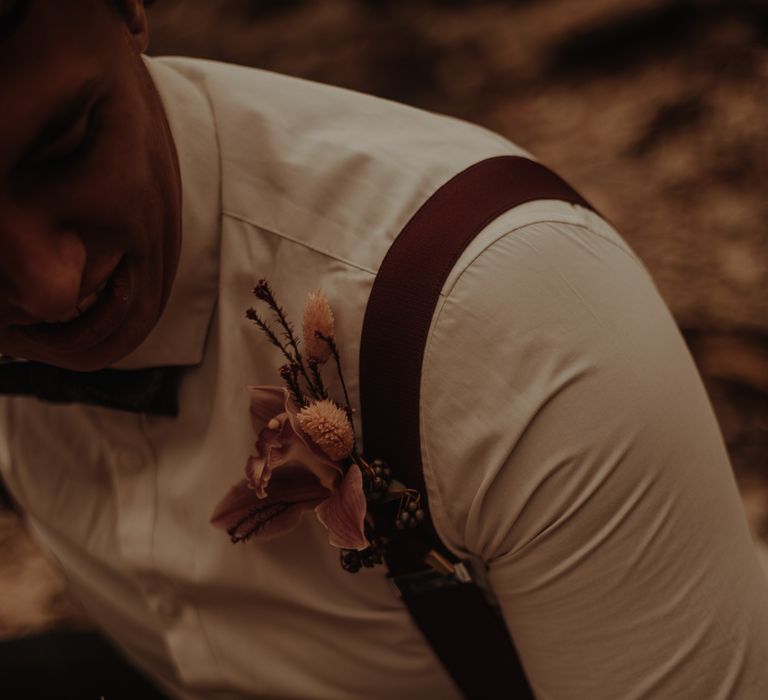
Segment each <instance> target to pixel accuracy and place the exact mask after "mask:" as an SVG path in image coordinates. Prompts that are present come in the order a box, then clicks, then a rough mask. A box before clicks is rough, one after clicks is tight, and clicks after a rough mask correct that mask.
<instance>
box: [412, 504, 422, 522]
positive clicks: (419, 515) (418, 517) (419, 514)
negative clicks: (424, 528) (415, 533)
mask: <svg viewBox="0 0 768 700" xmlns="http://www.w3.org/2000/svg"><path fill="white" fill-rule="evenodd" d="M424 517H425V513H424V511H423V510H422V509H421V508H419V509H418V510H417V511H416V512H415V513H414V514H413V519H414V520H415V521H416V522H419V523H420V522H421V521H422V520H424Z"/></svg>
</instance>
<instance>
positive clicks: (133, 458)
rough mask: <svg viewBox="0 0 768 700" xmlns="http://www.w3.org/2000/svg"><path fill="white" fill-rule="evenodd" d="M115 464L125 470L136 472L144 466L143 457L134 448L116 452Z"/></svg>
mask: <svg viewBox="0 0 768 700" xmlns="http://www.w3.org/2000/svg"><path fill="white" fill-rule="evenodd" d="M117 464H118V466H119V467H120V469H122V470H123V471H125V472H137V471H139V469H141V468H142V467H143V466H144V457H142V455H141V452H137V451H136V450H130V449H126V450H120V451H119V452H118V453H117Z"/></svg>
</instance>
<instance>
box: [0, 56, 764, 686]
mask: <svg viewBox="0 0 768 700" xmlns="http://www.w3.org/2000/svg"><path fill="white" fill-rule="evenodd" d="M147 64H148V66H149V68H150V71H151V74H152V77H153V79H154V80H155V83H156V84H157V86H158V89H159V90H160V93H161V97H162V99H163V102H164V105H165V107H166V110H167V111H168V116H169V120H170V124H171V129H172V131H173V134H174V137H175V139H176V142H177V147H178V151H179V156H180V161H181V169H182V184H183V193H184V210H183V242H182V257H181V262H180V268H179V273H178V277H177V280H176V282H175V284H174V288H173V291H172V294H171V298H170V301H169V303H168V306H167V309H166V310H165V312H164V314H163V316H162V318H161V320H160V322H159V323H158V325H157V326H156V327H155V329H154V330H153V331H152V333H151V334H150V336H149V337H148V338H147V340H146V341H145V342H144V343H143V344H142V345H141V346H140V347H139V348H138V349H137V350H136V351H135V352H134V353H132V354H131V355H130V356H129V357H127V358H125V359H124V360H123V361H122V362H120V363H119V364H118V366H119V367H124V368H133V367H143V366H153V365H167V364H181V365H188V366H189V369H188V370H187V371H186V373H185V375H184V380H183V382H182V386H181V391H180V405H181V410H180V414H179V416H178V418H167V417H158V416H149V415H136V414H131V413H124V412H119V411H113V410H110V409H106V408H100V407H93V406H84V405H72V406H60V405H53V404H46V403H43V402H40V401H38V400H36V399H32V398H6V399H3V400H2V401H0V420H2V423H0V425H2V426H3V428H2V429H3V430H4V431H5V435H6V436H7V440H6V441H4V442H2V443H0V469H2V474H3V477H4V479H5V480H6V481H7V483H8V486H9V488H10V490H11V492H12V494H13V495H14V497H15V498H16V499H17V500H18V501H19V503H20V504H21V505H22V506H23V507H24V509H25V510H26V513H27V518H28V522H29V525H30V528H31V530H32V532H33V534H34V535H35V536H36V538H37V539H38V541H39V542H41V544H43V546H45V547H46V548H48V549H49V550H50V551H51V552H52V553H53V554H54V556H55V557H56V558H57V559H58V561H59V562H60V563H61V565H62V567H63V569H64V571H65V573H66V575H67V577H68V580H69V582H70V585H71V587H72V590H73V592H74V593H75V595H77V596H78V597H79V598H80V599H81V600H82V602H83V604H84V605H85V607H86V609H87V610H88V612H89V613H90V614H91V615H92V616H93V618H94V619H95V620H96V621H98V623H99V624H100V626H101V627H102V628H103V629H104V631H105V632H106V633H107V634H108V635H110V636H111V637H112V638H113V639H114V640H115V641H116V643H117V644H118V645H119V646H120V647H121V648H122V649H123V650H124V652H125V654H126V655H127V656H128V657H129V658H130V659H132V660H133V661H134V662H135V663H136V664H138V665H139V666H140V667H141V668H142V669H144V670H145V671H146V672H147V673H148V674H149V675H150V676H151V677H153V678H154V679H155V680H156V681H157V682H158V683H159V684H160V685H161V686H162V687H163V688H165V689H166V690H167V691H168V692H169V693H172V694H174V695H175V696H177V697H181V698H190V699H191V698H211V699H212V700H219V699H222V700H223V699H226V698H241V697H249V698H312V699H315V698H317V699H320V698H324V699H334V700H351V699H352V698H374V699H376V698H381V699H384V698H395V697H397V698H402V699H404V700H405V699H408V698H441V699H442V698H445V699H450V698H457V697H459V696H458V692H457V691H456V689H455V688H454V686H453V684H452V682H451V680H450V679H449V677H448V676H447V674H446V672H445V671H444V670H443V669H442V667H441V666H440V664H439V662H438V661H437V660H436V658H435V656H434V654H433V652H432V651H431V649H430V648H429V647H428V645H427V644H426V643H425V642H424V640H423V639H422V637H421V635H420V632H419V631H418V630H417V629H416V628H415V626H414V625H413V623H412V622H411V620H410V618H409V615H408V613H407V611H406V610H405V608H404V607H403V606H402V604H401V603H400V601H399V600H398V599H396V598H395V597H394V595H393V594H392V592H391V589H390V587H389V585H388V583H387V581H386V578H385V571H384V569H383V567H378V568H376V569H373V570H363V571H362V572H360V573H358V574H355V575H350V574H349V573H346V572H345V571H343V570H342V569H341V567H340V566H339V563H338V552H337V550H334V548H332V547H331V546H330V545H329V544H328V541H327V532H326V531H325V530H324V529H323V527H322V526H321V525H320V524H319V523H318V522H317V520H316V519H315V518H314V517H313V516H312V515H311V514H310V515H307V516H305V517H304V519H303V521H302V524H301V525H300V526H299V528H298V529H297V530H295V531H293V532H292V533H290V534H288V535H286V536H284V537H282V538H280V539H277V540H273V541H269V542H263V543H261V542H255V541H250V542H248V543H245V544H239V545H232V544H231V543H230V542H229V540H228V538H227V537H226V535H225V534H224V533H223V532H221V531H219V530H216V529H214V528H213V527H212V526H211V525H210V524H209V518H210V516H211V514H212V512H213V509H214V507H215V505H216V503H217V502H218V501H219V500H220V499H221V498H222V496H223V495H224V493H225V492H226V490H227V489H228V488H229V486H230V485H231V484H232V483H234V482H235V481H237V480H238V479H239V478H241V477H242V475H243V468H244V466H245V462H246V459H247V457H248V455H249V454H250V453H251V451H252V444H253V441H254V436H253V433H252V429H251V426H250V421H249V416H248V396H247V392H246V390H245V387H246V385H249V384H279V383H280V380H279V377H278V375H277V368H278V366H279V365H280V364H281V358H280V356H279V354H278V353H277V350H276V349H275V348H274V347H272V346H271V345H269V344H268V343H267V342H266V340H265V339H264V338H263V337H262V336H261V334H260V333H259V332H258V331H257V330H256V329H255V328H254V327H253V326H252V325H251V324H250V323H249V322H248V321H246V320H245V318H244V310H245V309H246V308H247V307H248V306H250V305H252V304H253V302H254V300H253V298H252V297H251V296H250V289H251V288H252V287H253V285H254V283H255V282H256V280H258V279H259V278H261V277H266V278H268V279H269V280H270V282H271V284H272V286H273V288H274V289H275V291H276V293H277V294H278V297H279V298H280V300H281V301H282V302H283V304H284V306H285V307H286V309H287V311H288V313H289V315H290V316H292V318H293V319H294V320H299V319H300V317H301V310H302V308H303V304H304V301H305V299H306V295H307V293H308V292H311V291H314V290H315V289H317V288H318V287H320V288H322V289H323V290H324V291H325V293H326V295H327V296H328V298H329V300H330V302H331V305H332V306H333V308H334V311H335V314H336V319H337V327H336V331H337V338H338V342H339V346H340V351H341V356H342V363H343V366H344V368H345V376H346V378H347V382H348V385H349V389H350V394H351V398H352V402H353V404H357V398H358V383H357V362H358V358H357V355H358V351H359V338H360V331H361V327H362V319H363V313H364V310H365V303H366V301H367V297H368V293H369V291H370V288H371V285H372V283H373V279H374V276H375V273H376V270H377V269H378V265H379V263H380V261H381V259H382V258H383V256H384V254H385V252H386V250H387V248H388V246H389V245H390V243H391V242H392V240H393V239H394V237H395V236H396V235H397V233H398V232H399V231H400V230H401V229H402V227H403V226H404V225H405V223H406V222H407V221H408V219H409V218H410V216H411V215H412V214H413V212H414V211H415V210H416V209H417V208H418V207H419V206H420V205H421V204H422V203H423V201H425V200H426V199H427V198H428V197H429V195H431V194H432V193H433V192H434V191H435V190H436V189H437V188H438V187H439V186H440V185H441V184H443V183H444V182H445V181H447V180H448V179H450V178H451V177H452V176H453V175H455V174H456V173H458V172H459V171H461V170H463V169H464V168H465V167H467V166H469V165H471V164H472V163H474V162H477V161H479V160H482V159H483V158H486V157H491V156H496V155H504V154H520V153H522V151H520V149H518V148H517V147H515V146H514V145H512V144H510V143H509V142H507V141H505V140H504V139H502V138H501V137H499V136H497V135H495V134H492V133H490V132H487V131H485V130H483V129H480V128H478V127H474V126H471V125H468V124H464V123H462V122H459V121H456V120H452V119H448V118H444V117H439V116H436V115H432V114H428V113H425V112H420V111H417V110H414V109H411V108H408V107H405V106H402V105H397V104H394V103H391V102H386V101H383V100H378V99H375V98H371V97H366V96H362V95H358V94H355V93H352V92H348V91H344V90H340V89H336V88H331V87H327V86H322V85H317V84H313V83H309V82H305V81H301V80H297V79H293V78H287V77H283V76H279V75H275V74H271V73H267V72H263V71H256V70H252V69H245V68H238V67H232V66H226V65H222V64H215V63H208V62H202V61H195V60H187V59H154V60H153V59H148V60H147ZM331 384H332V390H333V389H336V390H338V386H334V385H333V383H331ZM421 395H422V406H421V416H420V420H421V432H422V436H423V444H422V453H423V462H424V470H425V478H426V481H427V486H428V491H429V499H430V506H431V509H432V513H433V518H434V522H435V526H436V528H437V530H438V532H439V534H440V535H441V537H442V538H443V540H444V541H445V542H446V544H447V545H448V546H450V547H451V548H452V549H453V550H454V551H455V552H456V553H457V554H458V555H460V556H469V557H475V558H479V559H482V560H483V561H485V562H486V563H487V564H488V565H489V567H490V568H489V576H490V580H491V583H492V585H493V588H494V590H495V593H496V594H497V596H498V598H499V600H500V603H501V605H502V609H503V612H504V614H505V617H506V620H507V624H508V625H509V628H510V630H511V632H512V635H513V637H514V639H515V642H516V644H517V647H518V650H519V652H520V655H521V658H522V661H523V664H524V665H525V668H526V670H527V672H528V675H529V678H530V680H531V682H532V684H533V687H534V690H535V692H536V694H537V696H538V697H541V698H550V699H553V700H554V699H558V700H559V699H563V698H568V699H571V698H576V699H582V698H584V699H589V700H600V699H603V698H605V699H606V700H607V699H611V700H613V699H615V698H671V697H685V698H723V699H725V698H755V699H756V700H757V699H761V698H765V697H768V670H766V664H765V659H766V658H768V586H767V585H766V579H765V577H764V574H763V572H762V571H761V570H760V567H759V564H758V561H757V557H756V554H755V551H754V547H753V543H752V541H751V537H750V534H749V531H748V528H747V525H746V521H745V517H744V514H743V510H742V506H741V503H740V500H739V496H738V492H737V489H736V486H735V482H734V479H733V476H732V473H731V469H730V466H729V463H728V459H727V456H726V452H725V448H724V446H723V442H722V438H721V436H720V433H719V430H718V427H717V424H716V422H715V419H714V417H713V414H712V410H711V408H710V405H709V403H708V401H707V398H706V395H705V393H704V390H703V387H702V384H701V381H700V379H699V377H698V375H697V373H696V370H695V368H694V365H693V363H692V360H691V358H690V355H689V354H688V352H687V350H686V348H685V345H684V343H683V341H682V339H681V337H680V334H679V332H678V330H677V328H676V326H675V323H674V321H673V319H672V318H671V316H670V314H669V312H668V310H667V308H666V307H665V305H664V303H663V302H662V301H661V299H660V297H659V295H658V293H657V291H656V289H655V287H654V285H653V282H652V281H651V279H650V278H649V276H648V273H647V271H646V270H645V269H644V267H643V265H642V264H641V263H640V261H639V260H638V259H637V257H636V256H635V255H634V253H633V252H632V251H631V250H630V249H629V247H628V246H627V244H626V243H625V242H624V241H623V240H622V239H621V238H620V236H619V235H618V234H617V233H616V232H615V231H614V230H613V229H612V228H611V227H610V226H609V225H608V224H606V223H605V222H604V221H602V220H601V219H600V218H599V217H598V216H597V215H595V214H593V213H591V212H589V211H586V210H584V209H582V208H580V207H577V206H572V205H568V204H564V203H561V202H551V201H543V202H536V203H531V204H526V205H524V206H521V207H518V208H517V209H515V210H513V211H511V212H508V213H507V214H505V215H503V216H501V217H499V218H498V219H497V220H496V221H494V222H493V223H492V224H491V225H489V226H488V227H487V228H486V229H485V230H484V231H483V232H482V233H481V234H480V236H478V238H477V239H476V240H475V241H474V242H473V244H472V245H471V246H470V248H469V249H467V251H465V253H464V255H463V256H462V257H461V259H460V260H459V262H458V263H457V265H456V266H455V268H454V270H453V272H452V274H451V276H450V278H449V279H448V281H447V282H446V284H445V287H444V289H443V293H442V295H441V299H440V302H439V304H438V308H437V310H436V312H435V315H434V318H433V322H432V327H431V330H430V335H429V341H428V345H427V349H426V353H425V358H424V369H423V377H422V392H421ZM446 614H449V611H446Z"/></svg>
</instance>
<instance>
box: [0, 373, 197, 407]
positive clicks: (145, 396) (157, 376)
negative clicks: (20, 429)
mask: <svg viewBox="0 0 768 700" xmlns="http://www.w3.org/2000/svg"><path fill="white" fill-rule="evenodd" d="M183 369H184V368H183V367H149V368H147V369H134V370H121V369H102V370H98V371H96V372H74V371H72V370H67V369H61V368H59V367H53V366H51V365H46V364H43V363H41V362H17V361H8V360H4V361H2V362H0V394H6V395H8V394H10V395H16V396H36V397H37V398H39V399H42V400H44V401H51V402H54V403H86V404H92V405H96V406H105V407H107V408H114V409H117V410H120V411H132V412H134V413H152V414H156V415H163V416H175V415H177V414H178V388H179V382H180V380H181V373H182V371H183Z"/></svg>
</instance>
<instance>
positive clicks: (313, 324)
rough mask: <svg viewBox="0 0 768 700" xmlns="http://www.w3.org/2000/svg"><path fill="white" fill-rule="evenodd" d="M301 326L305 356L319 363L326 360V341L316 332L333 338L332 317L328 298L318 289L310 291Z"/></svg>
mask: <svg viewBox="0 0 768 700" xmlns="http://www.w3.org/2000/svg"><path fill="white" fill-rule="evenodd" d="M301 328H302V335H303V336H304V349H305V353H306V355H307V357H311V358H312V359H314V360H317V361H318V362H319V363H321V364H322V363H323V362H326V361H327V360H328V358H329V357H330V356H331V351H330V348H329V347H328V343H326V342H325V341H324V340H321V339H320V338H318V337H317V334H321V335H323V336H325V337H326V338H333V334H334V319H333V311H331V306H330V304H329V303H328V299H327V298H326V296H325V294H323V292H322V291H320V290H319V289H318V290H317V291H316V292H312V293H311V294H310V295H309V297H308V299H307V305H306V306H305V307H304V318H303V321H302V324H301Z"/></svg>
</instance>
